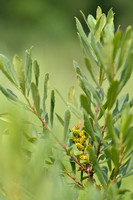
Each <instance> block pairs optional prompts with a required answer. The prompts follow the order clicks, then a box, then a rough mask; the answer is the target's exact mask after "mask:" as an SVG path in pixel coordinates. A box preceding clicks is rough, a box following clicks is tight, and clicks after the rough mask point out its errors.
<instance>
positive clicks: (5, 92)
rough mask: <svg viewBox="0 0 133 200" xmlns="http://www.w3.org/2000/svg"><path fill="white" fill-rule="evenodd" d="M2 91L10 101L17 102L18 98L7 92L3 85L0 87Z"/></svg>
mask: <svg viewBox="0 0 133 200" xmlns="http://www.w3.org/2000/svg"><path fill="white" fill-rule="evenodd" d="M0 91H1V92H2V93H3V94H4V95H5V96H6V98H7V99H8V100H11V101H17V98H16V97H15V96H14V95H13V94H11V93H10V92H9V91H8V90H6V89H5V88H4V87H3V86H2V85H0Z"/></svg>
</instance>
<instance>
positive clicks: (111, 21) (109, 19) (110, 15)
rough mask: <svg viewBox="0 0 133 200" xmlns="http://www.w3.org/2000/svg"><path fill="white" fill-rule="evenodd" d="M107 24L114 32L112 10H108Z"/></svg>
mask: <svg viewBox="0 0 133 200" xmlns="http://www.w3.org/2000/svg"><path fill="white" fill-rule="evenodd" d="M106 23H107V24H109V25H110V26H111V28H112V29H113V30H114V12H113V11H112V8H111V9H110V10H109V12H108V14H107V22H106Z"/></svg>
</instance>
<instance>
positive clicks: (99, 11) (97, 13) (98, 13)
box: [96, 6, 102, 21]
mask: <svg viewBox="0 0 133 200" xmlns="http://www.w3.org/2000/svg"><path fill="white" fill-rule="evenodd" d="M101 16H102V9H101V8H100V6H98V7H97V10H96V20H97V21H98V20H99V18H100V17H101Z"/></svg>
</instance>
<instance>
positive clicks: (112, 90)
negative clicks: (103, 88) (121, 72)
mask: <svg viewBox="0 0 133 200" xmlns="http://www.w3.org/2000/svg"><path fill="white" fill-rule="evenodd" d="M118 90H119V82H118V81H113V82H112V83H111V85H110V87H109V89H108V93H107V105H108V110H110V109H111V108H112V106H113V105H114V103H115V101H116V98H117V95H118Z"/></svg>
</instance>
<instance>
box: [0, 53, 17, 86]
mask: <svg viewBox="0 0 133 200" xmlns="http://www.w3.org/2000/svg"><path fill="white" fill-rule="evenodd" d="M0 70H1V71H2V72H3V74H4V75H5V76H6V77H7V78H8V79H9V81H11V82H12V83H13V84H14V85H16V86H17V81H16V78H15V75H14V72H13V70H12V68H11V65H10V63H9V60H8V59H7V57H5V56H4V55H2V54H0Z"/></svg>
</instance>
